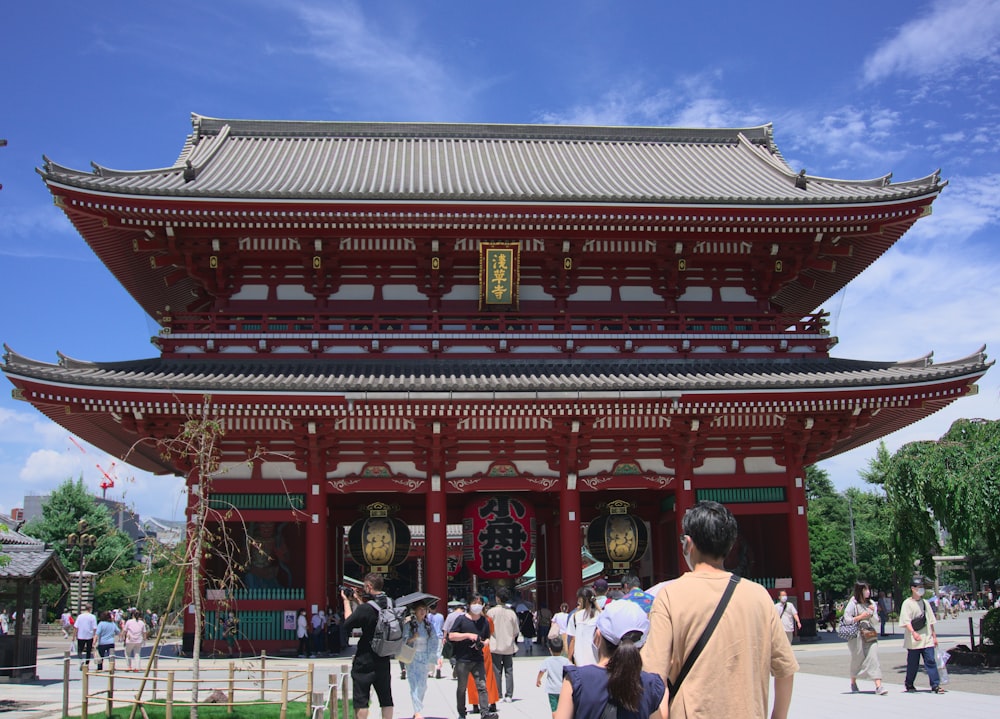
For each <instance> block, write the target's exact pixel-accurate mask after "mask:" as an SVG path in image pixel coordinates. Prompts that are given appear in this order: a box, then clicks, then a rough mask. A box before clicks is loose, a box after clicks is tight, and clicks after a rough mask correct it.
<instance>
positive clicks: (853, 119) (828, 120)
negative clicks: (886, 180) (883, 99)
mask: <svg viewBox="0 0 1000 719" xmlns="http://www.w3.org/2000/svg"><path fill="white" fill-rule="evenodd" d="M898 125H899V114H898V113H896V112H895V111H892V110H887V109H885V108H881V107H877V106H876V107H872V108H858V107H854V106H846V107H841V108H837V109H835V110H833V111H828V112H825V113H823V114H821V115H819V116H816V115H814V114H812V113H809V112H799V111H796V112H789V113H785V114H782V115H781V117H780V118H779V119H778V120H776V121H775V126H776V128H777V131H778V133H779V135H780V136H779V137H778V141H779V142H778V144H779V146H780V147H781V149H782V152H783V153H784V155H785V157H786V159H787V160H788V161H789V164H790V165H791V166H792V167H806V168H807V169H808V168H810V167H815V166H816V163H818V162H819V161H820V159H821V156H824V155H825V156H827V157H829V158H833V162H832V164H830V165H829V166H828V167H829V168H830V169H829V170H826V171H819V172H816V171H813V170H810V174H819V175H822V174H827V175H830V174H832V171H833V170H838V169H841V170H842V169H843V168H845V167H847V166H851V167H854V166H857V165H863V166H866V167H876V168H880V169H879V170H878V171H877V172H873V173H868V174H869V175H871V176H874V175H878V174H881V173H882V172H888V171H889V169H888V168H891V167H892V166H893V165H894V164H896V163H897V162H898V161H899V160H900V159H902V158H903V157H904V156H905V155H906V152H907V149H906V148H905V147H902V146H897V147H895V148H893V147H892V144H893V143H894V139H895V137H896V130H897V128H898ZM785 137H787V138H788V142H785V141H784V140H783V139H782V138H785ZM794 153H799V154H803V155H805V156H807V157H808V158H809V159H808V161H800V160H797V159H796V158H794V157H792V154H794ZM852 179H861V178H852Z"/></svg>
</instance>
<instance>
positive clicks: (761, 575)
mask: <svg viewBox="0 0 1000 719" xmlns="http://www.w3.org/2000/svg"><path fill="white" fill-rule="evenodd" d="M41 175H42V177H43V179H44V181H45V183H46V184H47V185H48V187H49V189H50V190H51V192H52V194H53V196H54V198H55V201H56V204H57V205H58V206H59V207H61V208H62V210H63V211H64V212H65V213H66V215H67V217H68V218H69V219H70V221H71V222H72V223H73V224H74V225H75V226H76V228H77V229H78V231H79V232H80V234H81V235H82V236H83V238H84V239H85V240H86V242H87V243H88V244H89V245H90V247H91V248H92V249H93V250H94V252H95V253H96V254H97V256H98V257H99V258H100V259H101V260H102V261H103V262H104V263H105V264H106V265H107V267H108V268H109V269H110V270H111V272H112V273H113V274H114V276H115V277H116V278H117V280H118V281H119V282H121V284H122V285H123V286H124V287H125V288H126V289H127V290H128V292H129V293H130V294H131V295H132V297H133V298H134V299H135V301H136V302H137V303H139V305H141V306H142V308H143V309H144V310H145V311H146V312H147V313H148V314H149V315H150V316H151V317H152V318H154V319H155V320H156V321H157V322H158V323H159V325H160V328H161V329H160V331H159V334H158V336H157V337H154V338H153V344H154V345H155V346H156V348H157V350H158V352H159V356H157V357H154V358H151V359H140V360H132V361H123V362H113V363H96V362H87V361H81V360H77V359H71V358H69V357H66V356H62V355H60V357H59V362H58V363H57V364H50V363H44V362H40V361H36V360H32V359H29V358H26V357H23V356H21V355H19V354H17V353H16V352H15V351H13V350H12V349H10V348H7V349H6V354H5V364H4V365H3V370H4V371H5V373H6V375H7V377H8V378H9V379H10V381H11V382H12V383H13V384H14V386H15V390H14V393H15V396H16V397H18V398H20V399H23V400H24V401H26V402H30V403H31V404H32V405H33V406H35V407H36V408H37V409H38V410H39V411H41V412H42V413H44V414H45V415H46V416H48V417H49V418H51V419H52V420H53V421H55V422H57V423H58V424H60V425H62V426H63V427H65V428H66V429H67V430H68V431H70V432H72V433H74V434H75V435H77V436H79V437H82V438H83V439H85V440H87V441H88V442H91V443H92V444H94V445H96V446H98V447H100V448H102V449H103V450H105V451H107V452H110V453H112V454H115V455H116V456H124V455H125V454H126V453H129V450H130V448H133V447H134V449H132V450H131V452H130V453H129V454H128V461H129V463H131V464H132V465H134V466H136V467H138V468H140V469H142V470H147V471H149V472H153V473H156V474H181V475H184V476H188V483H189V485H193V484H195V483H197V482H198V481H199V478H198V477H197V476H191V473H190V472H189V471H188V470H189V467H185V466H178V465H175V464H173V463H171V462H169V461H167V460H165V459H163V457H162V456H161V453H160V452H159V451H158V449H157V447H156V444H155V442H147V443H140V444H138V445H136V442H137V441H138V440H141V439H151V440H156V439H161V438H165V437H171V436H174V434H175V433H176V432H177V431H178V428H179V426H180V423H182V422H183V421H184V420H185V419H186V418H187V417H189V416H190V415H192V414H197V413H198V411H199V410H200V408H201V407H202V403H203V402H204V401H207V402H208V403H209V406H210V409H211V412H212V413H213V414H214V415H215V416H217V417H219V418H221V419H222V421H223V422H224V426H225V436H224V438H223V458H222V459H223V470H224V471H222V472H220V473H219V475H218V476H217V477H215V478H214V479H213V480H212V483H211V485H210V486H211V490H210V491H211V493H212V500H213V501H214V502H217V503H218V506H220V507H232V508H234V509H235V511H237V512H238V513H239V515H240V517H241V522H239V523H237V522H234V523H233V525H234V532H236V533H237V534H239V532H243V531H244V530H243V529H241V527H242V526H243V523H245V524H246V527H247V529H246V530H245V532H246V533H247V534H250V535H251V536H253V537H255V538H256V540H257V543H256V544H255V546H256V547H257V549H256V550H255V551H253V552H250V554H252V555H253V556H248V557H246V560H247V561H246V564H247V566H248V570H247V573H246V576H245V577H244V587H243V588H241V589H240V590H239V591H238V592H237V594H236V599H237V602H238V609H239V611H240V613H241V615H242V616H243V622H242V624H243V628H244V630H245V631H247V632H248V633H250V632H251V630H250V629H249V627H253V629H252V632H253V636H252V637H251V638H254V639H255V640H256V641H257V642H258V644H259V646H261V647H267V646H269V645H270V644H272V643H278V642H287V641H288V640H289V638H290V637H291V636H292V632H289V631H288V630H287V629H285V628H284V627H283V626H282V617H283V612H284V611H285V610H288V609H295V608H297V607H298V606H304V607H311V606H320V607H322V606H324V605H325V604H327V603H328V601H330V599H331V598H334V597H335V596H336V588H337V586H338V584H339V583H340V582H341V581H342V579H343V577H344V576H345V575H349V576H354V577H356V576H359V573H360V572H361V571H368V569H369V568H371V567H375V568H377V569H379V570H381V571H386V572H388V573H389V576H390V580H391V581H390V586H391V587H392V588H393V590H394V593H396V594H401V593H403V592H406V591H414V590H417V589H422V590H424V591H428V592H431V593H432V594H436V595H438V596H447V595H449V594H450V593H453V592H454V591H455V590H456V587H457V585H456V584H452V585H449V582H450V581H451V582H462V581H465V582H468V577H469V576H470V574H476V575H477V576H479V577H482V578H483V581H487V580H489V581H491V582H500V583H503V582H507V581H510V582H516V578H517V577H518V576H521V575H523V574H524V573H525V571H527V568H528V565H529V564H530V563H531V562H532V561H533V562H534V573H535V580H534V581H535V586H536V587H537V591H538V599H539V601H540V602H543V603H547V604H548V605H549V606H555V605H558V603H559V602H560V601H563V600H566V601H570V602H572V601H573V598H574V597H575V593H576V590H577V589H578V587H579V586H580V584H581V577H582V566H583V562H584V559H583V557H582V553H581V546H582V545H583V543H584V534H585V532H584V530H585V527H586V526H587V525H588V524H590V523H591V522H593V521H595V520H596V519H597V518H598V517H601V516H604V515H608V513H609V512H610V513H611V515H612V516H610V519H609V520H608V521H607V523H606V526H607V530H606V532H605V535H604V536H605V538H606V541H605V542H604V544H605V545H606V546H604V548H603V549H605V550H607V551H606V552H605V553H606V554H607V557H606V559H608V560H610V563H607V562H606V565H605V568H606V570H607V571H608V573H611V574H614V573H615V572H616V571H617V572H618V573H619V574H620V573H621V572H622V571H625V570H626V569H631V571H638V572H639V573H640V575H641V576H642V578H643V579H644V581H645V582H646V583H647V585H648V584H651V583H653V582H656V581H660V580H662V579H664V578H668V577H671V576H676V574H677V573H678V572H679V571H680V570H681V566H680V565H681V564H682V563H683V560H681V558H680V555H679V550H678V542H677V537H678V534H679V533H680V532H679V527H680V518H681V516H682V515H683V513H684V511H685V510H686V509H687V508H688V507H690V506H691V505H692V504H693V503H694V502H696V501H698V500H700V499H705V498H708V499H715V500H718V501H720V502H723V503H725V504H726V505H727V506H728V507H730V509H731V510H732V511H733V512H734V514H735V515H736V516H737V519H738V520H739V524H740V540H739V542H738V546H737V547H736V548H735V549H734V553H733V555H732V556H731V557H730V559H729V566H731V567H732V568H734V569H736V570H738V571H740V572H741V573H742V574H743V576H745V577H748V578H750V579H753V580H754V581H757V582H760V583H762V584H764V586H766V587H768V588H769V589H772V590H775V593H776V591H777V588H778V587H783V588H786V589H787V591H788V593H789V594H790V595H791V596H793V597H795V598H796V599H797V601H798V603H799V607H800V611H801V612H802V614H803V616H804V617H806V618H809V617H812V616H813V609H814V607H813V604H814V601H815V599H814V597H813V588H812V586H811V580H810V576H811V573H810V560H809V538H808V533H807V526H806V496H805V487H804V469H805V467H806V466H808V465H810V464H812V463H815V462H817V461H819V460H823V459H826V458H829V457H832V456H834V455H836V454H838V453H840V452H844V451H846V450H849V449H852V448H854V447H857V446H859V445H862V444H865V443H867V442H871V441H873V440H876V439H878V438H880V437H883V436H885V435H887V434H889V433H890V432H893V431H894V430H897V429H899V428H901V427H903V426H906V425H908V424H910V423H912V422H915V421H917V420H919V419H921V418H923V417H926V416H927V415H929V414H931V413H933V412H935V411H937V410H939V409H941V408H942V407H944V406H946V405H947V404H949V403H950V402H952V401H954V400H955V399H958V398H959V397H962V396H964V395H967V394H970V393H973V392H975V390H976V386H975V382H976V381H977V380H978V379H979V377H981V376H982V374H983V373H984V372H985V371H986V370H987V369H988V367H989V364H990V363H988V362H987V359H986V356H985V354H984V352H983V350H980V351H978V352H976V353H975V354H973V355H971V356H968V357H965V358H963V359H958V360H955V361H951V362H945V363H939V364H935V363H932V362H931V360H930V358H929V356H928V357H923V358H920V359H918V360H914V361H906V362H895V363H892V362H872V361H864V360H849V359H840V358H835V357H831V356H830V349H831V348H832V347H833V346H834V344H835V343H836V338H834V337H832V336H830V334H829V332H828V330H827V323H826V320H825V317H826V315H825V313H823V312H822V311H818V310H817V308H820V307H821V306H822V305H823V303H824V302H826V301H827V300H829V299H830V298H831V296H833V295H834V294H835V293H836V292H837V291H838V290H840V289H841V288H843V287H844V286H845V285H846V284H847V283H848V282H850V281H851V280H852V279H853V278H854V277H856V276H857V275H858V274H859V273H860V272H861V271H863V270H864V269H865V268H866V267H868V266H869V265H871V264H872V263H873V262H874V261H875V260H876V259H878V257H879V256H880V255H881V254H882V253H883V252H885V251H886V250H887V249H889V248H890V247H891V246H892V245H893V243H895V242H896V241H897V240H899V239H900V237H902V236H903V234H904V233H905V232H906V231H907V230H908V229H909V228H910V226H911V225H912V224H913V223H914V222H916V221H917V220H918V219H919V218H921V217H922V216H924V215H926V214H929V213H930V211H931V204H932V203H933V201H934V200H935V198H936V197H937V196H938V194H939V193H940V192H941V190H942V189H943V187H944V185H945V183H944V182H943V181H942V180H941V178H940V177H939V176H938V174H933V175H929V176H927V177H924V178H921V179H917V180H913V181H909V182H892V181H890V178H889V177H881V178H877V179H874V180H865V181H848V180H838V179H828V178H822V177H813V176H809V175H807V174H805V173H804V171H803V172H801V173H798V172H796V171H794V170H793V169H792V168H790V167H789V166H788V164H787V163H786V162H785V161H784V159H783V158H782V156H781V154H780V152H779V150H778V148H777V147H776V145H775V143H774V140H773V136H772V130H771V127H770V126H769V125H767V126H762V127H751V128H744V129H669V128H632V127H565V126H533V125H461V124H410V123H337V122H265V121H245V120H219V119H212V118H207V117H201V116H197V115H196V116H194V118H193V131H192V133H191V135H190V136H189V137H188V138H187V140H186V142H185V143H184V146H183V149H182V150H181V153H180V157H179V159H178V160H177V161H176V162H175V163H174V164H172V165H170V166H168V167H164V168H162V169H154V170H144V171H118V170H111V169H107V168H104V167H100V166H96V165H95V167H94V169H93V171H92V172H81V171H77V170H72V169H69V168H66V167H62V166H60V165H57V164H55V163H54V162H51V161H49V160H46V163H45V166H44V168H43V169H42V170H41ZM206 398H208V399H207V400H206ZM256 454H259V457H258V458H257V459H255V460H254V461H252V462H248V461H247V457H248V456H256ZM192 494H193V493H192ZM370 505H373V506H374V508H372V507H370ZM364 508H368V509H367V510H366V512H367V513H369V514H371V515H372V517H373V518H374V519H370V520H369V521H371V522H372V524H370V525H366V526H365V527H362V529H361V530H356V531H354V532H352V534H353V535H356V536H354V537H353V539H351V541H348V536H347V535H348V532H347V529H348V528H349V527H354V526H356V525H358V523H359V522H360V521H361V520H362V517H363V515H362V514H361V510H362V509H364ZM626 520H629V521H626ZM602 526H605V525H602ZM449 527H450V528H451V529H452V532H451V534H449ZM458 527H462V530H461V532H458V530H457V529H456V528H458ZM602 531H604V530H602ZM401 534H407V535H412V536H411V537H410V541H409V544H408V545H406V544H405V543H404V542H402V541H399V542H398V546H396V547H395V549H396V551H395V552H393V547H392V544H393V542H394V541H396V540H400V539H401ZM637 534H641V535H643V536H642V537H638V536H637ZM459 536H461V537H462V538H463V539H462V541H461V542H459V541H457V538H458V537H459ZM642 540H647V541H646V543H648V550H646V551H645V553H644V554H643V553H642V552H641V551H639V550H641V546H640V545H641V543H642ZM598 543H601V542H598ZM352 544H353V545H354V548H353V549H352V546H351V545H352ZM387 547H388V548H387ZM463 547H464V558H463V556H462V553H461V552H460V550H462V549H463ZM359 555H360V556H359ZM450 575H455V579H450ZM449 587H450V588H451V590H452V591H451V592H450V591H449ZM205 591H206V595H207V597H208V600H209V601H208V607H209V609H210V610H212V609H213V607H215V608H216V609H218V606H217V605H215V604H213V602H215V601H217V599H218V590H215V591H214V592H213V590H212V589H211V588H206V590H205ZM186 616H189V615H186Z"/></svg>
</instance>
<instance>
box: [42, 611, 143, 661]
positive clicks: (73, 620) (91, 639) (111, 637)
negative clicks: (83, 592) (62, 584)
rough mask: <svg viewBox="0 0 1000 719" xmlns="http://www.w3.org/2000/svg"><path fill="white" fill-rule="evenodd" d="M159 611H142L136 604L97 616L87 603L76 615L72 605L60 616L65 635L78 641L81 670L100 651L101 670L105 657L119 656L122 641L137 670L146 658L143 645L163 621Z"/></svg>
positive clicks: (129, 659) (127, 656)
mask: <svg viewBox="0 0 1000 719" xmlns="http://www.w3.org/2000/svg"><path fill="white" fill-rule="evenodd" d="M159 621H160V618H159V616H158V615H157V614H156V612H152V611H150V610H148V609H147V610H146V611H145V612H142V611H140V610H139V609H138V608H136V607H130V608H129V609H127V610H125V609H112V610H106V611H103V612H101V613H100V616H95V615H94V613H93V607H92V606H91V605H89V604H88V605H86V606H85V607H83V609H82V610H81V611H80V612H79V614H76V615H74V614H73V612H71V611H69V610H68V609H67V610H66V611H64V612H63V613H62V616H61V617H60V618H59V624H60V627H61V628H62V632H63V637H64V638H65V639H68V640H70V642H71V648H72V643H75V644H76V651H77V658H78V659H79V660H80V670H81V671H82V670H83V668H84V667H85V666H86V667H88V668H89V666H90V662H91V661H92V660H93V659H94V652H95V650H96V652H97V661H96V664H97V671H101V670H103V669H104V660H105V659H108V658H109V657H114V656H116V653H115V652H116V645H117V644H121V645H122V648H123V650H124V654H125V657H124V658H125V660H126V662H127V664H126V669H127V671H130V672H137V671H139V669H140V667H141V662H142V647H143V644H145V642H146V640H147V639H148V638H149V636H150V634H151V633H153V632H154V631H155V630H156V628H157V626H158V625H159Z"/></svg>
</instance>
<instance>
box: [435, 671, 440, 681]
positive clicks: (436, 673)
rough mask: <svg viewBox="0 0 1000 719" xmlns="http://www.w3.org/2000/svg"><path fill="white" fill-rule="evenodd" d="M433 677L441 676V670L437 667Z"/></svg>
mask: <svg viewBox="0 0 1000 719" xmlns="http://www.w3.org/2000/svg"><path fill="white" fill-rule="evenodd" d="M434 678H435V679H440V678H441V670H440V669H438V670H436V671H435V672H434Z"/></svg>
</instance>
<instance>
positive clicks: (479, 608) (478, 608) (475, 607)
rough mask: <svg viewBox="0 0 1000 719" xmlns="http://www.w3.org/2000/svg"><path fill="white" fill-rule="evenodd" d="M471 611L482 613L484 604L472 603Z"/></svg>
mask: <svg viewBox="0 0 1000 719" xmlns="http://www.w3.org/2000/svg"><path fill="white" fill-rule="evenodd" d="M469 611H470V612H471V613H473V614H482V613H483V605H482V604H471V605H469Z"/></svg>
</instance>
